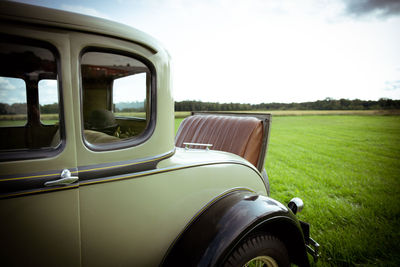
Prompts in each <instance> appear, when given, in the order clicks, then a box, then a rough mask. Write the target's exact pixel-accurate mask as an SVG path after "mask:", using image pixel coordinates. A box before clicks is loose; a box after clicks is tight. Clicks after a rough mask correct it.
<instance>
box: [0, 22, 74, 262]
mask: <svg viewBox="0 0 400 267" xmlns="http://www.w3.org/2000/svg"><path fill="white" fill-rule="evenodd" d="M0 35H1V38H0V46H1V48H0V58H1V59H0V113H1V115H0V214H1V215H0V216H1V219H0V225H1V227H0V239H1V242H0V247H1V248H0V262H1V263H0V265H2V266H80V263H81V261H80V236H79V205H78V200H79V194H78V181H77V179H78V178H77V165H76V147H75V136H74V117H73V102H74V101H73V92H72V88H71V83H70V80H71V75H70V46H69V38H68V33H67V32H64V31H63V30H57V29H54V28H46V27H42V26H40V27H39V26H34V24H29V25H28V24H24V23H18V24H13V23H12V22H7V21H6V22H4V21H3V22H2V24H1V25H0Z"/></svg>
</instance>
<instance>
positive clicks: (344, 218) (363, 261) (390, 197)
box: [175, 115, 400, 266]
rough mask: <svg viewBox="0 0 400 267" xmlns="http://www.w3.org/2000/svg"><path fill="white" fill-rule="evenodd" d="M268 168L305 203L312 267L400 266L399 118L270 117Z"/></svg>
mask: <svg viewBox="0 0 400 267" xmlns="http://www.w3.org/2000/svg"><path fill="white" fill-rule="evenodd" d="M181 120H182V119H177V120H176V122H175V123H176V124H175V125H176V126H179V124H180V122H181ZM266 169H267V172H268V175H269V180H270V184H271V197H273V198H275V199H277V200H279V201H281V202H282V203H288V202H289V200H290V199H291V198H292V197H294V196H297V197H300V198H302V199H303V201H304V203H305V208H304V210H303V211H302V212H301V213H300V214H299V218H300V219H302V220H305V221H307V222H309V223H310V224H311V234H312V236H313V237H314V239H315V240H317V241H318V242H319V243H320V244H321V259H320V261H319V262H318V263H317V264H316V266H400V241H399V240H400V116H356V115H346V116H337V115H329V116H326V115H324V116H283V117H273V120H272V127H271V136H270V142H269V148H268V154H267V160H266Z"/></svg>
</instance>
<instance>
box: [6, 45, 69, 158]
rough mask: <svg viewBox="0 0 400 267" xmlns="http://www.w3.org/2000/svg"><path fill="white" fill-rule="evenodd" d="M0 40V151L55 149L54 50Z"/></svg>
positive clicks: (57, 116) (57, 140) (57, 135)
mask: <svg viewBox="0 0 400 267" xmlns="http://www.w3.org/2000/svg"><path fill="white" fill-rule="evenodd" d="M1 40H2V41H0V152H1V151H10V150H11V151H13V150H17V151H18V150H27V149H28V150H30V149H31V150H32V149H33V150H37V149H42V148H54V147H57V146H58V145H59V144H60V140H61V138H60V131H59V121H60V112H59V109H58V105H59V97H58V95H59V88H58V67H57V66H58V64H57V56H56V52H55V51H56V50H55V49H54V48H53V47H51V46H50V45H48V44H41V43H40V44H36V42H33V41H31V40H29V41H28V40H27V41H24V40H20V39H18V40H13V39H11V38H2V39H1ZM50 106H52V107H56V108H50Z"/></svg>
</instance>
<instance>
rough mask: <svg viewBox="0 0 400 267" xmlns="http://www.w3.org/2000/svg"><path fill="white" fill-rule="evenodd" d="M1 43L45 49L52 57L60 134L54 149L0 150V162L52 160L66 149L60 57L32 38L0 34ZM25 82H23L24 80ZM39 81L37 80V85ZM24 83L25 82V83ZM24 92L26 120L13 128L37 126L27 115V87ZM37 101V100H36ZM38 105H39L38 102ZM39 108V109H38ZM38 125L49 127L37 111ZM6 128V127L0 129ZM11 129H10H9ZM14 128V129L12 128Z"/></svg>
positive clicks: (42, 42) (56, 50)
mask: <svg viewBox="0 0 400 267" xmlns="http://www.w3.org/2000/svg"><path fill="white" fill-rule="evenodd" d="M0 36H1V41H0V42H2V43H11V44H13V43H14V44H19V45H24V46H33V47H38V48H42V49H47V50H48V51H50V52H51V53H52V55H53V56H54V60H55V62H56V68H57V90H58V102H59V103H58V104H59V113H58V116H59V126H58V130H59V134H60V143H59V144H58V145H57V146H56V147H41V148H18V149H4V150H0V162H4V161H21V160H29V159H46V158H53V157H55V156H57V155H59V154H60V153H61V152H62V151H63V150H64V149H65V147H66V134H65V121H64V99H63V87H62V81H63V79H62V69H61V56H60V52H59V50H58V49H57V47H56V46H55V45H54V44H52V43H50V42H48V41H43V40H38V39H33V38H27V37H20V36H14V35H9V34H3V33H1V34H0ZM24 81H25V80H24ZM39 81H40V80H38V83H39ZM25 83H26V81H25ZM25 90H26V98H27V99H26V101H27V114H26V116H27V119H26V124H25V125H24V126H15V128H29V127H31V126H32V124H33V125H38V124H36V123H35V122H34V123H32V118H31V117H32V116H31V115H30V114H29V104H28V97H29V94H28V86H26V87H25ZM37 97H38V98H39V92H38V91H37ZM38 101H39V99H38ZM38 104H39V105H40V103H39V102H38ZM38 108H39V107H38ZM38 114H39V116H38V120H39V125H40V126H42V127H48V126H49V125H45V124H43V123H42V122H41V120H40V117H41V114H40V110H39V113H38ZM2 128H7V127H2ZM9 128H11V127H9ZM12 128H14V127H12Z"/></svg>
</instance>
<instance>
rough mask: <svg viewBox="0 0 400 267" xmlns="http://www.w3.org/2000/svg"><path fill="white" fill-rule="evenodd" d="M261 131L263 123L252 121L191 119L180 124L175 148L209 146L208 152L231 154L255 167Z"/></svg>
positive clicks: (240, 118) (218, 117)
mask: <svg viewBox="0 0 400 267" xmlns="http://www.w3.org/2000/svg"><path fill="white" fill-rule="evenodd" d="M263 131H264V130H263V124H262V121H260V120H259V119H257V118H254V117H238V116H223V115H193V116H190V117H188V118H186V119H185V120H183V121H182V123H181V125H180V127H179V129H178V132H177V134H176V137H175V145H176V146H177V147H184V144H183V143H202V144H212V145H213V146H212V148H211V149H213V150H221V151H226V152H231V153H234V154H236V155H239V156H241V157H243V158H245V159H247V160H248V161H249V162H251V163H252V164H253V165H254V166H256V167H257V163H258V159H259V156H260V151H261V146H262V141H263V140H262V139H263V134H264V133H263Z"/></svg>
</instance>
